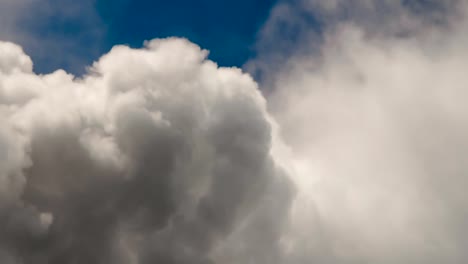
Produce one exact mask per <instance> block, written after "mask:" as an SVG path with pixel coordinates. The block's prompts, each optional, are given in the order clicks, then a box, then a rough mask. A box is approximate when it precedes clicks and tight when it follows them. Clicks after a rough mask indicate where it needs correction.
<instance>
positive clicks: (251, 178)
mask: <svg viewBox="0 0 468 264" xmlns="http://www.w3.org/2000/svg"><path fill="white" fill-rule="evenodd" d="M206 55H207V52H206V51H203V50H201V49H200V48H199V47H197V46H196V45H194V44H191V43H189V42H188V41H186V40H183V39H165V40H153V41H150V42H148V43H146V45H145V47H144V48H142V49H130V48H128V47H125V46H117V47H115V48H114V49H113V50H112V51H110V52H109V53H108V54H106V55H104V56H103V57H102V58H101V59H100V60H99V61H98V62H96V63H95V64H94V65H93V66H92V67H91V68H90V70H89V71H90V73H89V74H88V75H86V76H84V77H83V78H80V79H75V78H73V76H71V75H69V74H67V73H65V72H64V71H61V70H59V71H56V72H54V73H52V74H49V75H36V74H34V73H33V72H32V62H31V60H30V59H29V57H28V56H26V55H25V54H24V53H23V51H22V50H21V48H20V47H18V46H17V45H14V44H11V43H0V119H1V126H0V157H1V158H0V198H1V199H0V226H1V229H0V262H1V263H8V264H10V263H11V264H19V263H24V264H32V263H34V264H41V263H44V264H46V263H47V264H55V263H57V264H59V263H60V264H64V263H70V264H76V263H89V264H98V263H219V262H218V260H217V259H219V258H223V261H225V262H226V263H230V262H232V261H234V260H235V258H236V254H234V253H229V252H234V248H236V250H240V251H247V250H250V251H253V250H257V249H256V248H253V247H250V246H249V248H248V249H242V248H238V247H241V246H244V244H242V245H240V244H238V242H237V241H240V240H238V239H236V238H235V234H237V233H242V232H244V233H245V232H246V231H245V230H247V229H251V230H252V231H250V233H251V235H254V234H255V232H257V231H255V228H253V227H252V226H254V225H257V226H260V227H261V228H262V230H266V231H265V232H266V233H268V232H270V231H269V230H270V229H271V230H279V229H278V228H279V227H280V225H282V219H283V218H284V217H285V216H282V215H278V216H275V218H274V219H275V220H270V219H271V217H270V216H271V215H272V214H273V213H276V212H278V210H277V209H279V211H284V209H281V208H287V207H288V201H290V197H291V195H292V187H291V185H290V184H288V180H287V178H285V177H284V172H283V170H282V169H281V168H280V167H279V166H277V165H276V162H275V161H274V159H273V156H272V155H271V154H270V153H271V145H272V137H273V135H274V134H273V132H272V128H271V121H270V118H269V117H268V115H267V113H266V110H265V109H266V107H265V100H264V98H263V97H262V96H261V95H260V92H259V90H258V89H257V85H256V84H255V82H254V81H253V80H252V78H251V77H250V76H248V75H246V74H243V73H242V72H241V71H240V70H239V69H234V68H232V69H231V68H218V67H217V66H216V64H215V63H213V62H211V61H208V60H206V59H205V58H206ZM273 192H275V194H274V195H273ZM275 208H277V209H275ZM259 212H261V213H259ZM258 232H261V231H258ZM270 233H273V231H271V232H270ZM231 235H232V236H233V237H232V238H230V236H231ZM273 238H274V237H273ZM256 239H257V240H258V241H260V242H266V243H268V249H269V250H270V249H271V247H274V246H275V243H276V242H277V240H276V239H272V240H271V241H270V240H269V239H268V238H266V237H265V236H264V235H260V236H259V237H258V238H256ZM263 240H264V241H263ZM252 246H255V247H257V246H256V245H252ZM258 250H261V248H260V246H259V247H258ZM263 253H265V252H263ZM229 254H231V255H232V256H230V255H229ZM268 254H270V252H268ZM256 255H258V256H261V254H256ZM265 258H267V256H265ZM233 263H234V262H233ZM265 263H266V261H265Z"/></svg>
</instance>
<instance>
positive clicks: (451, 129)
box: [253, 1, 468, 264]
mask: <svg viewBox="0 0 468 264" xmlns="http://www.w3.org/2000/svg"><path fill="white" fill-rule="evenodd" d="M351 2H353V3H354V4H355V5H353V6H352V5H351ZM410 2H413V4H416V2H418V1H408V3H410ZM420 2H422V1H420ZM434 2H436V3H435V4H437V5H439V7H445V9H440V10H445V11H444V12H443V17H442V20H443V21H445V22H444V23H439V22H440V21H442V20H439V19H437V20H434V19H433V17H431V18H428V17H427V15H428V14H431V12H438V13H437V16H438V15H442V13H439V11H440V10H436V11H434V10H432V9H430V8H431V7H428V6H425V7H424V8H428V10H427V12H424V13H421V14H419V13H418V12H415V11H414V10H410V9H409V8H410V7H408V6H403V5H401V4H400V3H397V1H392V2H387V1H366V2H365V3H366V5H364V1H349V2H345V1H335V5H333V6H328V2H327V3H326V5H322V4H325V1H323V2H320V1H309V2H307V4H315V8H316V9H311V10H312V11H310V12H317V13H318V14H317V13H316V14H315V15H318V16H322V17H323V19H324V20H323V21H326V22H327V23H326V24H325V26H324V28H322V29H323V31H324V33H323V35H322V36H320V37H318V36H317V33H316V31H315V30H314V28H311V27H306V26H305V27H304V30H303V31H302V32H301V34H303V36H302V39H303V40H304V41H303V42H300V43H298V44H297V47H296V48H294V49H292V52H291V54H288V55H287V56H284V58H285V59H284V60H283V63H282V64H281V66H282V67H277V68H272V67H268V63H265V61H256V62H253V63H254V64H256V65H267V67H263V69H262V70H263V76H267V77H268V78H269V79H268V81H267V82H266V84H268V85H271V86H268V87H266V89H268V90H270V91H273V92H271V95H269V97H268V101H269V108H270V109H271V111H272V113H273V115H274V116H275V117H276V119H277V121H278V122H279V125H280V128H281V130H282V133H283V136H284V138H285V140H286V141H287V143H288V145H289V146H290V151H291V152H292V154H291V155H292V156H293V158H292V160H293V161H292V162H293V165H294V166H295V169H296V174H295V176H294V177H295V183H296V185H297V188H298V190H299V191H298V198H297V199H296V200H295V202H294V205H293V209H292V215H291V219H290V220H291V230H290V233H289V235H286V236H285V238H284V241H285V244H284V245H285V249H287V251H288V252H289V253H287V254H286V255H287V257H286V259H287V261H284V263H311V262H317V263H333V264H338V263H390V264H394V263H465V262H466V261H467V260H468V255H467V254H466V250H465V248H466V246H467V245H468V240H467V239H466V232H467V230H468V225H467V224H466V223H467V219H468V215H467V212H468V197H467V195H466V191H465V190H464V187H463V186H466V184H467V181H468V175H467V172H468V166H467V163H466V161H467V158H468V144H467V141H466V136H465V135H466V134H467V133H468V107H467V105H466V103H465V98H466V97H467V95H468V89H467V87H466V85H467V84H468V77H467V76H466V74H464V69H466V68H468V64H467V62H466V61H467V59H468V57H467V54H468V50H467V48H466V47H467V44H468V39H467V38H466V36H465V35H466V34H465V31H466V25H467V23H466V20H465V19H464V18H463V16H461V14H462V13H463V10H465V9H463V8H461V7H462V6H463V4H464V2H462V1H459V2H458V7H459V9H458V10H457V11H456V12H452V11H453V9H454V7H455V2H454V1H434ZM367 4H372V8H369V5H367ZM318 5H319V6H320V7H317V6H318ZM383 7H386V8H387V9H385V8H383ZM390 7H391V8H390ZM304 8H306V7H304ZM317 8H318V9H317ZM320 8H323V9H320ZM381 8H383V9H381ZM294 9H299V8H298V7H297V6H295V7H294V8H293V10H294ZM303 10H304V9H303ZM382 10H387V11H388V13H381V11H382ZM343 12H348V16H347V17H342V14H343ZM432 14H434V15H435V13H432ZM375 17H380V19H381V21H377V20H375V19H374V18H375ZM401 18H405V19H403V20H402V19H401ZM271 19H272V20H270V22H268V23H267V26H272V25H274V24H275V23H276V22H275V21H277V19H278V17H275V16H274V17H272V18H271ZM282 21H283V22H282V23H296V22H297V20H296V17H294V16H293V17H291V18H290V20H289V19H288V18H287V17H286V18H282ZM285 21H286V22H285ZM288 21H291V22H288ZM402 33H404V34H402ZM281 37H282V36H281V35H274V34H273V35H270V36H267V39H269V40H270V41H271V40H272V39H275V38H280V39H281ZM311 39H312V42H310V40H311ZM317 39H320V41H319V42H318V43H320V44H319V45H317V42H314V41H316V40H317ZM272 43H275V42H274V41H273V42H272ZM267 52H268V54H270V53H271V51H267ZM275 52H279V53H282V51H280V50H275ZM273 53H274V52H273ZM283 54H284V53H283ZM260 58H262V57H261V56H260ZM269 58H270V57H268V56H267V57H266V58H265V57H263V58H262V59H265V60H266V61H268V59H269Z"/></svg>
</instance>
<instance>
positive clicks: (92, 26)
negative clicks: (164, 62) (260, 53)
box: [0, 0, 276, 75]
mask: <svg viewBox="0 0 468 264" xmlns="http://www.w3.org/2000/svg"><path fill="white" fill-rule="evenodd" d="M28 1H29V2H28ZM20 2H28V9H25V8H23V9H24V12H23V13H22V14H20V15H16V17H15V19H14V20H11V21H13V22H14V23H15V28H14V29H12V30H10V31H13V32H14V33H16V34H3V36H2V35H0V37H1V38H2V39H3V40H10V41H14V42H17V43H18V42H19V44H21V45H22V46H23V47H24V49H25V50H26V52H27V53H28V54H29V55H30V56H31V57H32V59H33V61H34V62H35V71H36V72H38V73H47V72H51V71H53V70H55V69H58V68H63V69H65V70H67V71H69V72H72V73H75V74H78V75H79V74H82V73H83V72H84V68H85V67H86V66H87V65H90V63H92V61H94V60H95V59H97V58H99V56H100V55H102V54H103V53H105V52H107V51H108V50H109V49H110V48H111V47H112V46H114V45H116V44H128V45H130V46H133V47H138V46H141V45H142V43H143V41H144V40H149V39H152V38H159V37H168V36H180V37H186V38H188V39H190V40H191V41H193V42H195V43H197V44H198V45H200V46H201V47H203V48H205V49H208V50H210V59H212V60H214V61H216V62H217V63H218V64H219V65H222V66H242V65H243V64H244V63H245V62H246V61H247V60H248V59H249V58H251V57H252V56H253V55H254V52H255V51H254V48H253V46H254V44H255V40H256V35H257V32H258V30H259V29H260V28H261V26H262V24H263V23H264V22H265V20H266V19H267V17H268V15H269V12H270V9H271V8H272V7H273V6H274V4H275V2H276V0H261V1H251V0H238V1H218V0H200V1H193V0H172V1H162V0H133V1H132V0H84V1H80V3H77V2H76V1H72V0H61V1H58V0H49V1H38V0H20ZM45 3H47V4H45ZM18 9H20V8H18ZM18 32H20V33H21V35H20V36H18V35H19V34H18ZM31 39H32V41H31ZM50 50H53V51H54V52H52V53H50V52H48V51H50ZM51 54H52V55H51Z"/></svg>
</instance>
